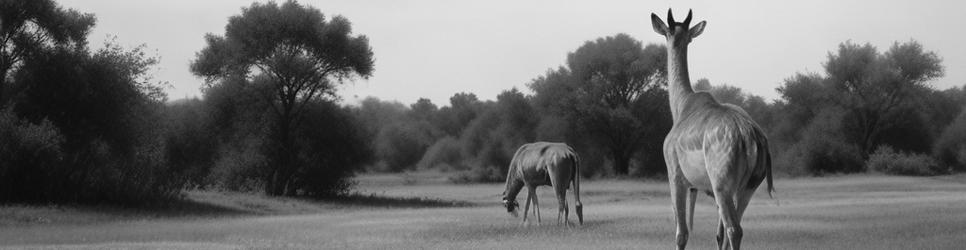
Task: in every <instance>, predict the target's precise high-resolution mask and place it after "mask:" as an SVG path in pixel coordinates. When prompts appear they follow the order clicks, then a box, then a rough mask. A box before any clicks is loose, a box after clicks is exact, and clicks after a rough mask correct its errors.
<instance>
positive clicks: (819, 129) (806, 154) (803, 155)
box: [773, 109, 863, 175]
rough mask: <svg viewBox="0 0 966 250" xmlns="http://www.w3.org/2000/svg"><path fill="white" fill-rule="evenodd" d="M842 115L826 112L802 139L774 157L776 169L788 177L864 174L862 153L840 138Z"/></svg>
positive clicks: (805, 130)
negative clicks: (861, 172)
mask: <svg viewBox="0 0 966 250" xmlns="http://www.w3.org/2000/svg"><path fill="white" fill-rule="evenodd" d="M841 119H842V117H841V113H840V112H838V111H837V110H835V109H826V110H823V111H822V112H821V113H819V114H818V115H817V116H816V118H815V119H814V120H813V121H812V122H811V124H809V125H808V126H807V127H806V128H805V129H804V131H802V135H801V138H802V140H801V141H799V142H797V143H795V144H793V145H792V146H791V147H790V148H788V149H786V150H784V151H778V152H780V153H778V154H775V155H777V157H776V156H773V157H775V158H777V160H776V161H775V164H774V165H773V167H774V168H775V169H776V170H779V171H780V172H784V173H786V174H789V175H822V174H827V173H855V172H860V171H863V164H862V163H863V160H862V154H861V151H860V150H859V149H858V148H857V147H856V146H855V145H853V144H850V143H847V142H846V141H845V140H844V139H843V138H842V136H841V132H840V130H839V128H840V127H841V124H840V122H841Z"/></svg>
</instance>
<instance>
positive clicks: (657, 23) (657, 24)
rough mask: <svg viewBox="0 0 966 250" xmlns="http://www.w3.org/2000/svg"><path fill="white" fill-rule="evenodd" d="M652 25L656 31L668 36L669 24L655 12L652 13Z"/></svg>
mask: <svg viewBox="0 0 966 250" xmlns="http://www.w3.org/2000/svg"><path fill="white" fill-rule="evenodd" d="M651 26H653V27H654V32H657V33H658V34H661V35H662V36H667V33H668V29H667V25H666V24H664V21H661V18H660V17H658V16H657V15H656V14H654V13H651Z"/></svg>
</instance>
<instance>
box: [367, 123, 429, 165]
mask: <svg viewBox="0 0 966 250" xmlns="http://www.w3.org/2000/svg"><path fill="white" fill-rule="evenodd" d="M438 136H439V133H438V131H436V130H435V129H434V128H433V127H432V125H431V124H429V122H427V121H412V120H402V121H397V122H396V123H393V124H390V125H387V126H385V127H383V128H382V130H381V131H379V134H378V135H377V136H376V141H375V142H374V143H375V152H376V156H377V157H379V159H382V162H381V164H383V165H382V169H380V170H383V171H391V172H400V171H403V170H406V169H409V168H411V167H413V166H415V165H416V163H418V162H419V160H420V159H421V158H423V154H424V153H426V149H427V148H429V146H431V145H433V142H434V141H435V140H436V137H438Z"/></svg>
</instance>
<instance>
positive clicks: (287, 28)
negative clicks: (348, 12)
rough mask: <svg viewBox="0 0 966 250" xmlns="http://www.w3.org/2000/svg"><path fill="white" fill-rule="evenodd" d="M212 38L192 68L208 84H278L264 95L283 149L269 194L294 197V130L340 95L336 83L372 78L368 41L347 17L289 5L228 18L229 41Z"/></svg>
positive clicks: (258, 6)
mask: <svg viewBox="0 0 966 250" xmlns="http://www.w3.org/2000/svg"><path fill="white" fill-rule="evenodd" d="M205 40H206V42H207V46H206V47H205V48H204V49H202V50H201V51H200V52H198V53H197V58H196V59H195V61H193V62H192V63H191V71H192V72H193V73H194V74H196V75H198V76H202V77H205V78H206V80H207V82H208V84H214V83H215V82H217V81H218V80H224V79H227V78H230V77H242V78H246V79H249V80H253V79H255V78H256V77H258V78H260V79H263V80H265V81H267V82H268V83H270V84H271V86H273V91H271V92H270V93H271V96H266V97H265V98H266V99H269V100H272V101H271V103H272V107H273V109H272V110H273V111H274V114H275V117H276V119H275V130H274V138H275V139H274V140H275V141H276V144H277V146H276V147H275V153H274V154H273V156H274V157H273V158H274V160H273V161H274V162H273V164H271V166H272V169H271V171H270V172H271V174H270V175H269V176H268V180H267V185H266V188H267V190H266V191H267V193H268V194H270V195H285V194H292V193H293V192H294V191H295V190H294V189H293V188H292V187H291V185H289V184H290V183H291V181H292V175H293V174H295V170H296V167H295V166H294V164H295V162H296V161H295V158H296V157H297V155H296V152H298V151H297V150H296V149H295V148H293V147H295V143H294V138H293V134H292V133H293V130H294V129H295V128H297V127H298V126H299V122H300V121H301V120H302V118H301V117H302V114H303V112H304V108H305V106H306V104H308V103H310V101H312V100H316V99H318V98H326V97H331V96H334V95H335V93H334V91H335V85H336V84H339V83H342V82H344V81H346V80H351V79H353V78H355V77H361V78H368V77H369V76H370V75H371V74H372V71H373V57H372V48H371V47H370V46H369V40H368V38H366V37H365V36H362V35H358V36H356V35H353V34H352V29H351V24H350V23H349V20H348V19H346V18H344V17H342V16H335V17H333V18H330V19H326V18H325V16H324V15H323V14H322V12H321V11H320V10H319V9H316V8H313V7H310V6H304V5H301V4H299V3H297V2H295V1H291V0H290V1H286V2H285V3H283V4H281V5H279V4H277V3H275V2H268V3H257V2H256V3H253V4H252V5H251V6H250V7H247V8H243V9H242V13H241V14H240V15H236V16H232V17H230V18H229V19H228V25H227V26H226V27H225V35H224V36H218V35H214V34H207V35H206V36H205Z"/></svg>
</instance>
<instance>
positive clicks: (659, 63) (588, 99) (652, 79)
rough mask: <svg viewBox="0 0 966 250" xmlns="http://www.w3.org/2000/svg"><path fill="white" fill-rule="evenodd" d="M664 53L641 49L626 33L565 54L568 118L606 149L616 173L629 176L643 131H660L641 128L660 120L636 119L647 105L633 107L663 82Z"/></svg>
mask: <svg viewBox="0 0 966 250" xmlns="http://www.w3.org/2000/svg"><path fill="white" fill-rule="evenodd" d="M666 53H667V52H666V49H664V47H663V46H660V45H653V44H651V45H647V46H646V47H644V46H642V44H641V42H640V41H637V40H635V39H634V38H632V37H630V36H628V35H627V34H617V35H616V36H612V37H604V38H599V39H597V40H596V41H588V42H587V43H585V44H584V45H583V46H581V47H580V48H578V49H577V50H576V51H574V52H573V53H570V54H569V55H568V56H567V66H568V68H569V69H570V72H571V74H570V76H571V77H573V80H572V83H573V84H576V85H577V86H576V88H575V89H576V90H577V97H576V98H577V103H578V104H577V105H576V112H575V114H576V116H574V118H576V121H578V123H579V124H581V127H582V128H583V130H585V131H587V132H589V133H591V134H593V135H594V136H593V138H594V140H595V141H597V143H598V144H599V145H600V146H602V147H604V148H606V149H607V151H608V152H609V154H610V155H611V160H613V164H614V172H615V173H617V174H619V175H626V174H628V173H629V169H630V160H631V158H632V157H633V156H634V155H635V153H636V152H637V151H638V150H640V149H641V148H642V147H643V146H644V145H645V143H644V141H645V139H647V138H649V137H650V136H649V133H660V132H657V131H653V130H650V129H647V126H645V125H646V124H647V123H649V122H661V121H659V120H656V119H653V118H656V117H642V116H643V115H644V114H645V113H648V112H646V111H645V110H642V109H646V108H648V107H646V106H642V105H634V104H635V103H637V102H639V101H640V99H641V98H642V96H644V94H645V93H646V92H647V91H649V90H651V89H652V88H655V87H657V88H659V87H660V86H661V85H662V83H663V82H665V81H666V80H665V79H666V75H667V73H666V72H665V70H666V67H665V63H666V61H667V60H666V57H667V54H666ZM668 122H669V120H668ZM665 133H666V131H665Z"/></svg>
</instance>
